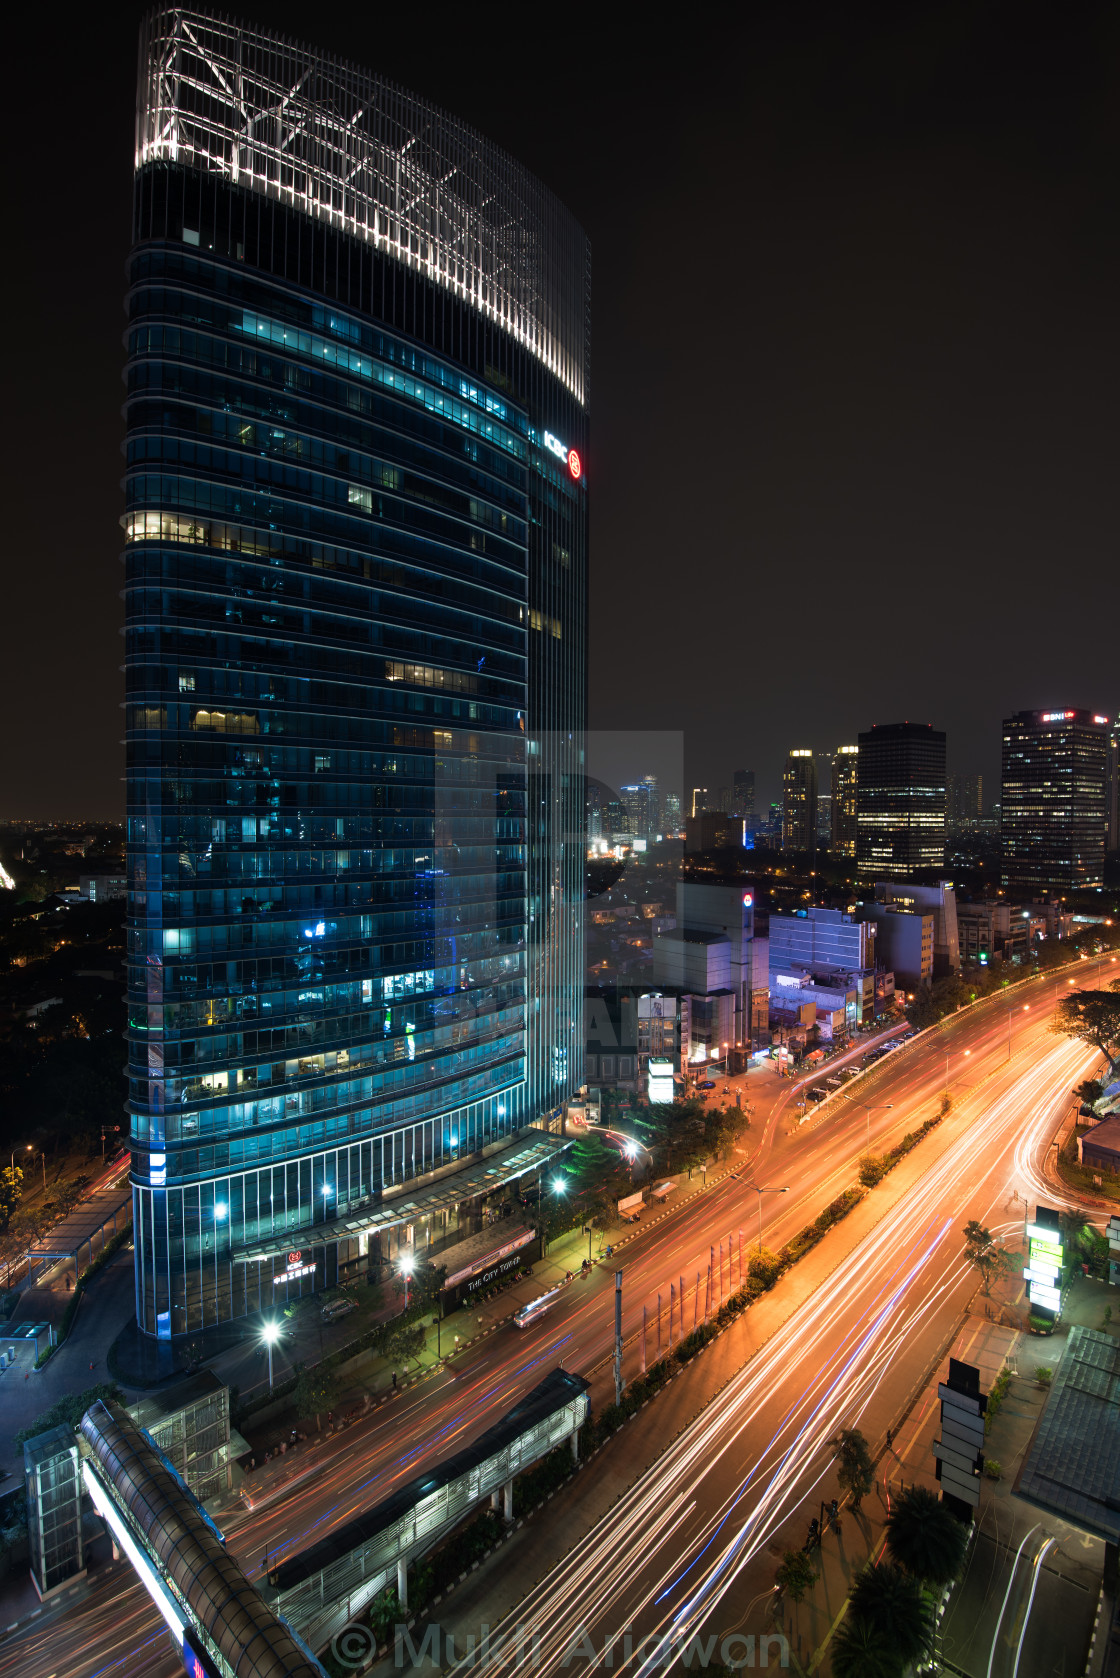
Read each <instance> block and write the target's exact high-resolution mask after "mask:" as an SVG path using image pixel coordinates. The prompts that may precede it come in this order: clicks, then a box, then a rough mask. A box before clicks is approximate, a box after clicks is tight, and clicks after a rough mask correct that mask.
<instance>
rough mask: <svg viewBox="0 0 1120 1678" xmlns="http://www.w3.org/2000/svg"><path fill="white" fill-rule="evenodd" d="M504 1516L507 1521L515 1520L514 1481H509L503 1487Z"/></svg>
mask: <svg viewBox="0 0 1120 1678" xmlns="http://www.w3.org/2000/svg"><path fill="white" fill-rule="evenodd" d="M502 1515H503V1516H504V1518H505V1519H506V1520H507V1521H512V1520H513V1481H512V1479H510V1480H507V1481H506V1483H505V1485H504V1486H503V1487H502Z"/></svg>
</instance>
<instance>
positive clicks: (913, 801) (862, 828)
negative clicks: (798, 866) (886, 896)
mask: <svg viewBox="0 0 1120 1678" xmlns="http://www.w3.org/2000/svg"><path fill="white" fill-rule="evenodd" d="M858 762H859V771H858V798H857V805H858V810H857V838H856V859H857V865H858V868H859V872H860V874H861V875H863V876H864V878H872V879H879V878H885V879H892V880H903V879H908V878H909V877H910V876H911V875H913V874H916V873H918V872H920V871H921V870H923V869H927V868H934V869H937V868H941V867H942V866H943V864H944V861H945V735H944V733H943V732H942V731H941V730H939V729H936V728H933V727H931V726H930V724H929V723H914V722H898V723H886V724H876V725H875V726H874V727H872V728H871V729H870V730H869V731H868V732H867V733H866V734H861V735H860V736H859V758H858Z"/></svg>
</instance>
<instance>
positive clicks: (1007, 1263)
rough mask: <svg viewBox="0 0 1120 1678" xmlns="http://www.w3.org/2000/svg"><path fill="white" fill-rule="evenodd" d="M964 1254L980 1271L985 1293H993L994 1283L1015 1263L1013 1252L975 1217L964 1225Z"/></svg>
mask: <svg viewBox="0 0 1120 1678" xmlns="http://www.w3.org/2000/svg"><path fill="white" fill-rule="evenodd" d="M964 1256H965V1258H966V1259H967V1260H968V1262H969V1264H971V1265H972V1266H973V1267H974V1268H975V1269H976V1270H978V1271H979V1272H980V1280H981V1283H982V1284H983V1290H984V1293H985V1294H987V1295H990V1294H991V1291H992V1283H993V1282H998V1281H999V1279H1000V1277H1001V1276H1005V1275H1006V1274H1007V1272H1008V1271H1009V1270H1010V1269H1011V1267H1012V1265H1013V1264H1014V1262H1015V1261H1014V1259H1013V1258H1012V1256H1011V1254H1010V1253H1009V1252H1007V1251H1005V1249H1004V1248H1003V1247H1001V1246H1000V1245H999V1244H998V1242H997V1241H996V1238H995V1236H994V1235H993V1234H992V1232H991V1230H990V1229H985V1228H984V1226H983V1224H981V1223H978V1222H977V1220H976V1219H975V1218H970V1219H969V1221H968V1223H966V1224H965V1226H964Z"/></svg>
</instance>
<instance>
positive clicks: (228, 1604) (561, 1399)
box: [29, 1369, 589, 1678]
mask: <svg viewBox="0 0 1120 1678" xmlns="http://www.w3.org/2000/svg"><path fill="white" fill-rule="evenodd" d="M587 1393H588V1384H587V1382H586V1381H585V1380H583V1379H582V1377H580V1376H578V1375H571V1374H569V1373H567V1371H565V1370H563V1369H554V1370H553V1371H552V1372H551V1373H550V1374H549V1375H547V1376H546V1377H545V1378H544V1380H543V1381H541V1382H540V1383H539V1385H538V1386H536V1387H534V1388H533V1390H532V1392H530V1393H528V1394H527V1395H526V1396H525V1397H524V1398H523V1399H522V1400H521V1402H520V1403H519V1404H517V1405H515V1406H514V1407H513V1409H512V1410H510V1411H509V1412H508V1413H507V1414H506V1415H505V1416H503V1417H502V1419H501V1420H500V1421H499V1422H497V1423H495V1425H494V1426H493V1427H491V1428H489V1429H487V1431H486V1432H485V1433H484V1434H482V1435H481V1437H480V1438H478V1439H476V1440H475V1442H474V1443H473V1444H472V1445H468V1446H467V1447H466V1448H465V1449H464V1450H462V1451H459V1452H457V1453H456V1454H455V1455H454V1456H453V1457H449V1458H448V1459H447V1460H446V1461H445V1462H442V1463H437V1464H436V1465H435V1466H434V1467H433V1468H431V1469H429V1470H428V1471H427V1472H426V1473H424V1474H420V1475H418V1476H417V1477H416V1478H415V1479H413V1480H411V1481H409V1482H408V1484H407V1485H404V1486H401V1487H399V1488H398V1489H397V1490H396V1491H395V1492H393V1493H392V1495H391V1496H390V1497H388V1498H385V1499H384V1500H383V1501H382V1502H380V1503H378V1504H376V1505H375V1506H374V1507H373V1508H372V1509H369V1510H367V1511H366V1512H365V1513H364V1514H362V1515H359V1516H357V1517H356V1518H355V1519H354V1520H352V1521H349V1522H347V1523H346V1524H345V1525H344V1526H341V1527H339V1528H338V1529H337V1531H335V1532H333V1533H331V1534H330V1536H329V1537H327V1538H324V1539H322V1540H320V1542H319V1543H317V1544H314V1545H312V1546H311V1548H310V1549H307V1550H304V1551H302V1552H301V1553H300V1554H299V1555H297V1556H292V1557H290V1558H289V1559H288V1560H286V1561H284V1562H282V1563H281V1564H280V1565H279V1567H277V1568H276V1569H275V1570H274V1571H273V1572H272V1573H270V1574H269V1576H268V1579H267V1582H263V1581H262V1584H261V1585H260V1586H259V1587H258V1586H257V1585H256V1584H253V1583H252V1582H250V1580H249V1579H248V1578H247V1577H246V1575H245V1573H244V1572H243V1570H242V1568H241V1566H240V1564H239V1563H238V1562H237V1561H235V1560H234V1558H233V1557H232V1556H231V1555H230V1554H229V1552H228V1551H227V1549H226V1546H225V1539H224V1538H223V1536H222V1534H221V1532H220V1531H219V1530H218V1528H217V1527H216V1526H215V1525H214V1522H213V1521H212V1520H211V1519H210V1517H209V1515H207V1514H206V1512H205V1510H204V1509H203V1508H202V1507H201V1505H200V1504H199V1503H198V1502H197V1500H196V1499H195V1497H194V1496H193V1494H192V1493H191V1492H190V1491H189V1490H188V1488H187V1486H186V1484H185V1483H184V1481H183V1480H182V1479H181V1478H180V1476H179V1474H178V1473H177V1472H176V1470H175V1469H174V1468H173V1467H172V1466H171V1464H170V1462H168V1460H167V1458H166V1457H165V1456H164V1455H163V1453H162V1452H161V1451H160V1450H159V1449H158V1448H157V1447H156V1446H155V1445H154V1444H153V1442H152V1439H151V1437H150V1435H149V1434H147V1433H146V1432H145V1431H144V1430H143V1429H142V1428H139V1427H137V1425H136V1424H135V1422H134V1421H133V1420H132V1418H131V1417H130V1416H129V1414H128V1412H127V1411H126V1410H124V1409H122V1407H121V1406H120V1405H118V1404H113V1403H104V1402H101V1401H99V1402H98V1403H96V1404H94V1405H92V1406H91V1407H90V1409H89V1410H87V1411H86V1413H85V1415H84V1416H83V1417H82V1421H81V1430H80V1431H81V1479H82V1484H83V1485H84V1488H85V1490H86V1491H87V1492H88V1493H89V1496H90V1498H91V1499H92V1501H93V1504H94V1507H95V1508H96V1510H97V1512H98V1514H99V1515H100V1516H101V1518H102V1520H103V1521H104V1522H105V1525H106V1527H107V1528H108V1530H109V1532H110V1534H111V1536H112V1538H113V1542H114V1545H115V1546H116V1547H117V1548H118V1549H119V1550H121V1551H123V1552H124V1553H125V1555H127V1556H128V1559H129V1560H130V1561H131V1563H132V1565H133V1567H134V1568H135V1569H136V1572H137V1573H138V1575H139V1576H140V1580H141V1582H142V1583H143V1585H144V1586H145V1587H146V1589H147V1591H148V1593H149V1595H150V1596H151V1598H152V1600H153V1602H154V1603H155V1605H156V1607H157V1608H158V1609H159V1611H160V1613H161V1614H162V1616H163V1618H164V1620H165V1621H166V1623H167V1626H168V1629H169V1630H170V1632H171V1635H172V1637H173V1639H174V1642H175V1646H176V1649H177V1650H178V1652H179V1654H180V1657H181V1659H182V1661H183V1665H184V1667H185V1668H186V1671H187V1673H188V1674H189V1675H190V1678H326V1674H325V1673H324V1671H323V1668H322V1667H321V1666H320V1664H319V1662H318V1661H317V1660H316V1658H315V1655H314V1654H313V1653H312V1650H316V1649H322V1648H325V1647H326V1645H327V1644H328V1643H329V1642H330V1640H331V1638H332V1637H334V1636H335V1634H336V1633H337V1632H339V1631H341V1630H342V1628H343V1627H344V1626H346V1625H347V1624H348V1623H349V1622H350V1621H351V1620H352V1619H354V1617H355V1616H356V1615H357V1614H359V1613H360V1612H361V1611H362V1609H363V1608H365V1607H366V1606H368V1604H369V1603H370V1602H371V1601H372V1600H373V1598H374V1597H375V1596H376V1595H377V1594H378V1592H379V1591H381V1590H383V1589H384V1588H385V1587H386V1585H389V1584H393V1583H395V1584H396V1587H397V1592H398V1596H399V1599H400V1603H401V1606H402V1608H404V1607H406V1606H407V1603H408V1568H409V1564H410V1562H412V1561H415V1560H418V1559H419V1558H420V1557H421V1556H422V1555H424V1553H425V1552H426V1551H427V1550H430V1549H431V1548H432V1547H433V1546H434V1545H435V1544H437V1543H438V1542H439V1541H440V1539H441V1538H442V1537H444V1536H445V1535H446V1534H447V1533H449V1532H450V1531H451V1529H452V1528H453V1527H455V1526H457V1525H458V1523H459V1522H460V1521H462V1520H463V1518H464V1516H466V1515H468V1514H469V1513H470V1511H471V1510H472V1509H473V1508H475V1507H476V1506H477V1505H478V1504H479V1503H481V1502H482V1501H483V1500H485V1499H487V1498H489V1500H490V1502H491V1504H492V1506H493V1507H494V1508H498V1507H499V1506H500V1507H502V1509H503V1512H504V1515H505V1518H506V1520H507V1521H510V1520H512V1518H513V1482H514V1479H515V1477H516V1476H517V1475H518V1474H519V1473H522V1472H523V1471H524V1470H525V1469H527V1468H530V1467H531V1466H532V1465H533V1464H534V1463H535V1462H539V1461H540V1459H541V1458H542V1457H544V1456H546V1455H547V1454H548V1453H549V1451H552V1450H554V1449H555V1448H556V1446H557V1445H561V1444H563V1443H564V1441H565V1440H567V1441H568V1442H569V1444H570V1446H571V1451H572V1455H573V1457H574V1456H576V1454H577V1452H578V1440H579V1430H580V1428H581V1427H582V1426H583V1423H584V1422H585V1421H586V1419H587V1415H588V1410H589V1404H588V1398H587ZM50 1439H51V1436H50V1435H44V1436H43V1439H42V1441H40V1442H39V1443H41V1444H43V1445H44V1447H46V1445H47V1442H48V1441H49V1440H50ZM29 1443H30V1445H31V1446H34V1445H35V1444H36V1443H37V1442H36V1441H30V1442H29ZM48 1455H49V1456H50V1457H51V1458H52V1461H53V1458H54V1457H56V1456H57V1457H59V1459H60V1460H61V1458H62V1457H63V1456H66V1457H73V1456H75V1455H76V1453H75V1450H74V1445H73V1443H72V1442H69V1443H67V1442H66V1440H63V1441H62V1444H61V1445H59V1446H56V1447H55V1448H54V1449H52V1450H50V1451H49V1452H48ZM49 1468H50V1465H48V1472H47V1474H46V1478H45V1479H44V1481H43V1483H44V1486H48V1485H50V1484H53V1480H52V1477H51V1474H50V1472H49ZM56 1478H57V1476H56ZM45 1495H46V1497H47V1499H48V1500H50V1498H51V1495H52V1494H51V1493H50V1491H49V1490H48V1492H47V1493H46V1494H45ZM43 1513H44V1515H46V1516H48V1517H50V1516H51V1515H52V1511H51V1510H48V1509H47V1508H46V1504H44V1510H43ZM74 1518H75V1519H76V1520H77V1523H78V1529H79V1531H80V1508H79V1507H78V1504H77V1503H75V1505H74ZM58 1522H59V1513H58V1512H57V1511H56V1512H54V1515H53V1524H54V1525H55V1526H57V1525H58Z"/></svg>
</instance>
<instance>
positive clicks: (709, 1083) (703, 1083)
mask: <svg viewBox="0 0 1120 1678" xmlns="http://www.w3.org/2000/svg"><path fill="white" fill-rule="evenodd" d="M715 1087H716V1081H715V1079H714V1078H701V1080H700V1082H699V1083H698V1084H697V1086H696V1088H697V1089H698V1090H714V1089H715Z"/></svg>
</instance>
